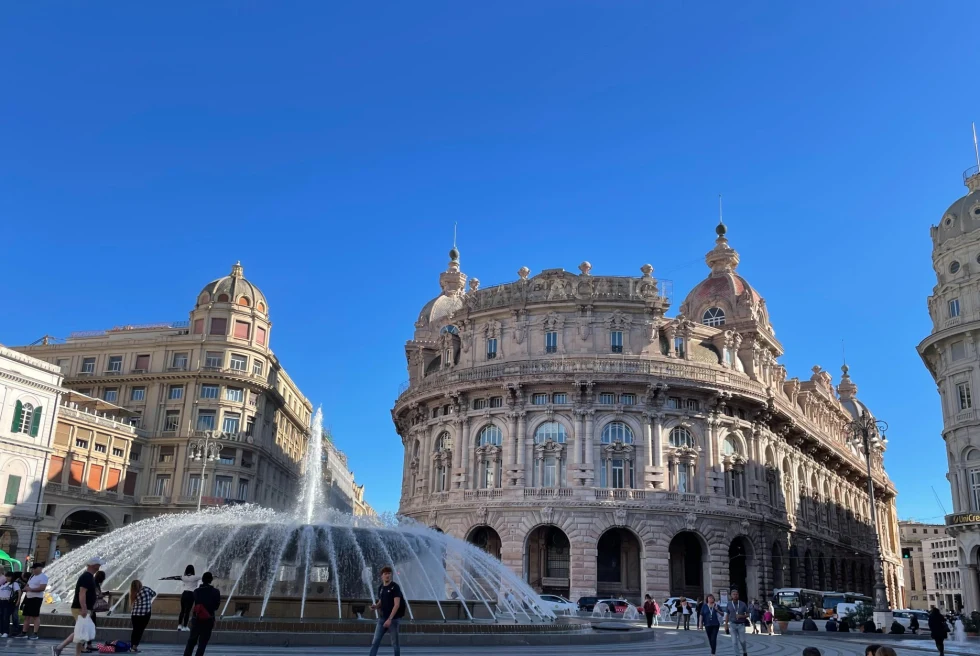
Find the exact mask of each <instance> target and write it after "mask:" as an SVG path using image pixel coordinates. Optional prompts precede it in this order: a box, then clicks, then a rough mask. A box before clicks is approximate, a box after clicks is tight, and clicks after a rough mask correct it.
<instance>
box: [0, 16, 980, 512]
mask: <svg viewBox="0 0 980 656" xmlns="http://www.w3.org/2000/svg"><path fill="white" fill-rule="evenodd" d="M977 13H978V10H977V5H976V4H967V3H953V2H948V3H932V6H928V7H927V6H926V5H925V4H923V3H897V4H896V3H884V2H880V3H852V2H840V3H838V2H825V3H791V2H779V3H776V2H770V3H763V2H756V3H731V2H724V3H716V2H700V3H641V2H630V3H627V2H620V3H611V2H589V3H583V2H532V3H517V2H504V3H492V4H483V5H482V6H477V3H461V2H446V3H441V2H424V3H414V2H413V3H371V4H370V6H367V5H365V4H364V3H347V6H346V7H345V6H340V3H326V2H305V3H304V2H290V3H273V2H264V3H263V2H235V3H188V2H185V3H169V4H160V3H156V4H152V3H122V4H120V3H112V4H90V3H89V4H78V3H44V2H32V3H7V4H5V5H4V6H3V7H2V8H0V53H2V55H3V61H4V64H3V66H2V71H0V88H2V98H3V100H2V101H0V225H2V228H3V237H4V238H3V246H4V248H3V252H4V256H3V263H4V268H5V272H4V275H3V276H2V278H0V299H2V302H3V308H4V312H3V314H2V316H3V321H2V322H0V341H2V342H4V343H7V344H15V345H16V344H24V343H28V342H30V341H33V340H34V339H37V338H38V337H40V336H41V335H43V334H45V333H49V334H53V335H59V336H64V335H66V334H67V333H68V332H70V331H72V330H79V329H95V328H105V327H110V326H112V325H113V324H117V323H139V322H149V321H162V320H175V319H184V318H186V316H187V312H188V311H189V310H190V308H191V305H192V303H193V301H194V298H195V294H196V293H197V292H198V290H199V289H200V288H201V286H203V285H204V284H205V283H206V282H207V281H209V280H211V279H213V278H216V277H218V276H221V275H225V274H226V273H228V270H229V268H230V265H231V264H232V263H233V262H234V261H235V260H238V259H240V260H242V263H243V264H244V266H245V272H246V275H247V276H248V277H249V278H250V279H251V280H252V281H253V282H255V283H256V284H257V285H259V286H260V287H261V288H262V289H263V291H264V292H265V294H266V295H267V297H268V298H269V299H270V310H271V315H272V318H273V321H274V323H275V328H274V329H273V342H272V346H273V348H274V349H275V351H276V352H277V353H278V354H279V356H280V357H281V359H282V361H283V362H284V363H285V365H286V367H287V368H288V370H289V372H290V373H291V374H292V376H293V378H294V379H295V380H296V381H297V382H298V383H299V385H300V386H301V388H302V389H303V391H304V392H305V393H306V394H307V395H308V396H309V397H310V398H311V399H312V400H313V401H314V403H322V404H323V406H324V411H325V413H326V416H327V418H328V422H329V424H330V426H331V427H332V429H333V431H334V433H335V435H336V439H337V442H338V443H339V444H340V446H341V447H342V448H344V449H345V450H346V451H347V453H348V454H349V456H350V462H351V465H352V467H353V469H354V471H355V473H356V475H357V479H358V480H359V481H360V482H363V483H366V484H367V490H368V491H367V495H368V499H369V501H371V502H372V503H373V504H375V505H376V506H377V507H378V508H379V509H382V510H393V509H395V508H396V507H397V502H398V494H399V483H400V476H401V462H402V458H401V445H400V442H399V441H398V438H397V436H396V434H395V433H394V431H393V430H392V426H391V420H390V415H389V410H390V408H391V405H392V403H393V401H394V399H395V396H396V393H397V389H398V385H399V383H401V381H402V380H404V379H405V378H406V377H407V376H406V371H405V358H404V353H403V344H404V341H405V340H406V339H408V338H410V337H411V334H412V324H413V322H414V320H415V318H416V316H417V313H418V310H419V308H420V307H421V306H422V305H423V304H424V303H425V302H426V301H427V300H428V299H429V298H431V297H433V296H434V295H436V293H437V292H438V289H439V287H438V282H437V281H438V274H439V272H440V271H442V270H443V269H444V268H445V265H446V261H447V256H446V252H447V251H448V249H449V247H450V246H451V240H452V225H453V222H454V221H459V247H460V250H461V252H462V264H463V270H464V271H465V272H466V273H467V274H469V275H471V276H477V277H479V278H480V279H481V280H482V281H483V282H484V284H492V283H496V282H502V281H506V280H511V279H514V278H515V277H516V271H517V269H518V268H519V267H521V266H524V265H526V266H528V267H530V268H531V269H532V270H533V271H540V270H541V269H543V268H551V267H564V268H566V269H569V270H575V267H576V266H577V265H578V263H579V262H581V261H582V260H583V259H588V260H590V261H591V262H592V264H593V266H594V269H593V272H594V273H612V274H621V275H637V274H638V273H639V271H638V267H639V266H640V265H641V264H643V263H644V262H650V263H652V264H653V265H654V267H655V268H656V273H655V275H657V276H661V277H663V278H668V279H671V280H673V281H674V295H675V299H676V302H675V307H676V305H679V302H680V300H681V299H682V298H683V296H684V294H685V293H686V292H687V290H689V289H690V288H691V287H692V286H693V285H694V284H696V283H697V282H698V280H700V279H701V278H702V277H703V276H704V275H705V273H706V271H707V269H706V267H705V266H704V264H703V260H702V258H703V255H704V253H705V252H706V251H707V250H708V249H709V248H710V247H711V246H712V238H713V237H714V233H713V228H714V224H715V223H716V221H717V194H718V193H719V192H722V193H724V194H725V217H726V222H727V223H728V224H729V236H730V238H731V242H732V245H733V246H735V247H736V248H737V249H738V250H739V251H740V253H741V255H742V265H741V267H740V271H741V272H742V273H743V274H744V275H745V276H746V277H747V278H748V279H749V280H750V281H751V282H752V283H753V284H754V285H755V286H756V287H757V288H758V289H759V290H760V292H761V293H762V294H763V295H764V296H765V297H766V299H767V302H768V304H769V307H770V311H771V315H772V321H773V324H774V326H775V328H776V332H777V336H778V337H779V339H781V340H782V342H783V344H784V345H785V347H786V349H787V354H786V356H785V357H784V358H783V361H784V362H785V363H786V365H787V366H788V367H789V370H790V375H791V376H794V375H797V376H800V377H804V378H805V377H808V376H809V375H810V367H812V366H813V365H814V364H820V365H822V366H824V367H826V368H827V369H829V370H830V371H831V372H832V373H833V374H834V378H835V382H836V381H837V379H838V376H839V367H840V362H841V340H842V339H845V340H846V343H847V360H848V364H849V365H850V366H851V373H852V375H853V377H854V380H855V382H856V383H857V384H858V385H859V386H860V397H861V398H862V399H863V400H864V401H866V402H867V403H868V404H869V405H871V407H872V408H873V409H874V410H875V412H876V413H877V414H878V415H880V417H882V418H884V419H885V420H887V421H888V422H889V423H890V424H891V431H890V433H889V437H890V449H889V451H888V454H887V465H888V468H889V471H890V472H891V474H892V477H893V478H894V480H895V481H896V483H897V485H898V488H899V508H900V511H901V514H902V515H903V516H914V517H916V518H919V519H924V520H928V519H938V517H939V516H940V515H941V514H942V512H941V510H940V509H939V507H938V504H937V503H936V500H935V499H934V497H933V494H932V492H931V490H930V486H935V488H936V490H937V491H938V493H939V496H940V498H942V500H943V503H945V504H946V508H947V510H949V509H950V504H949V490H948V484H947V482H946V480H945V477H944V474H945V471H946V469H945V458H944V456H943V443H942V440H941V437H940V431H941V427H942V422H941V417H940V412H939V406H938V397H937V394H936V391H935V386H934V384H933V383H932V381H931V379H930V377H929V375H928V374H927V372H926V369H925V368H924V367H923V366H922V364H921V362H920V360H919V358H918V356H917V354H916V352H915V345H916V344H917V343H918V342H919V340H920V339H922V338H923V337H924V336H926V335H927V334H928V332H929V329H930V323H929V321H928V316H927V312H926V303H925V298H926V296H927V295H928V293H929V292H930V290H931V288H932V285H933V284H934V282H935V278H934V275H933V272H932V269H931V263H930V248H931V243H930V240H929V226H930V225H931V224H933V223H936V222H937V221H938V219H939V218H940V217H941V215H942V213H943V211H944V210H945V209H946V207H947V206H948V204H949V203H951V202H952V201H953V200H954V199H956V198H958V197H959V196H960V195H961V194H962V193H964V191H965V189H964V187H962V185H961V181H960V173H961V171H962V170H963V169H965V168H966V167H967V166H970V165H971V164H972V163H973V159H974V154H973V144H972V138H971V136H970V122H971V121H972V120H974V119H978V118H980V97H978V96H980V87H978V85H977V84H976V83H975V82H974V77H975V68H976V61H977V57H978V49H977V29H976V26H977V24H978V21H977V18H978V16H977Z"/></svg>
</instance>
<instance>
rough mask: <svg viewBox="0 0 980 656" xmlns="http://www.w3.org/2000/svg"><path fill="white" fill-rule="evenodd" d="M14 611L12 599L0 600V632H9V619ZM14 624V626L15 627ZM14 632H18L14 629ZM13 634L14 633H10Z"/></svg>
mask: <svg viewBox="0 0 980 656" xmlns="http://www.w3.org/2000/svg"><path fill="white" fill-rule="evenodd" d="M15 612H16V607H15V606H14V602H12V601H0V633H10V619H11V617H12V616H13V614H14V613H15ZM16 626H17V625H16V624H15V625H14V627H15V628H16ZM14 633H18V632H17V631H15V632H14ZM11 635H14V634H11Z"/></svg>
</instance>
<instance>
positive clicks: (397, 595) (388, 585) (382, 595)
mask: <svg viewBox="0 0 980 656" xmlns="http://www.w3.org/2000/svg"><path fill="white" fill-rule="evenodd" d="M391 574H392V572H391V568H390V567H387V566H385V567H382V568H381V586H380V587H379V588H378V601H377V602H376V603H374V604H371V610H378V609H379V608H380V609H381V614H380V615H378V626H377V627H375V629H374V643H373V644H372V645H371V656H378V648H379V647H381V639H382V638H383V637H384V634H385V631H388V632H389V633H390V634H391V646H392V647H394V648H395V656H401V650H400V649H399V645H398V623H399V622H400V621H401V618H402V617H404V616H405V598H404V597H402V589H401V588H400V587H398V584H397V583H395V582H394V581H392V580H391Z"/></svg>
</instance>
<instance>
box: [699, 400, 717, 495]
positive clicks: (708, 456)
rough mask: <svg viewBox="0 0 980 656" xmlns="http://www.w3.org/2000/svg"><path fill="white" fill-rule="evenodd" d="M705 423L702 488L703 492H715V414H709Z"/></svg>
mask: <svg viewBox="0 0 980 656" xmlns="http://www.w3.org/2000/svg"><path fill="white" fill-rule="evenodd" d="M705 423H706V425H707V430H705V432H704V436H705V439H704V458H703V459H701V460H702V462H704V487H703V488H702V489H703V490H704V491H705V493H707V494H712V493H714V492H715V488H714V485H715V477H714V474H715V439H716V438H717V436H716V427H717V426H718V417H717V415H714V416H711V417H709V418H708V419H707V421H706V422H705Z"/></svg>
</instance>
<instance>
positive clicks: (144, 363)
mask: <svg viewBox="0 0 980 656" xmlns="http://www.w3.org/2000/svg"><path fill="white" fill-rule="evenodd" d="M136 368H137V369H142V370H143V371H147V370H149V368H150V356H148V355H137V356H136Z"/></svg>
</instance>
